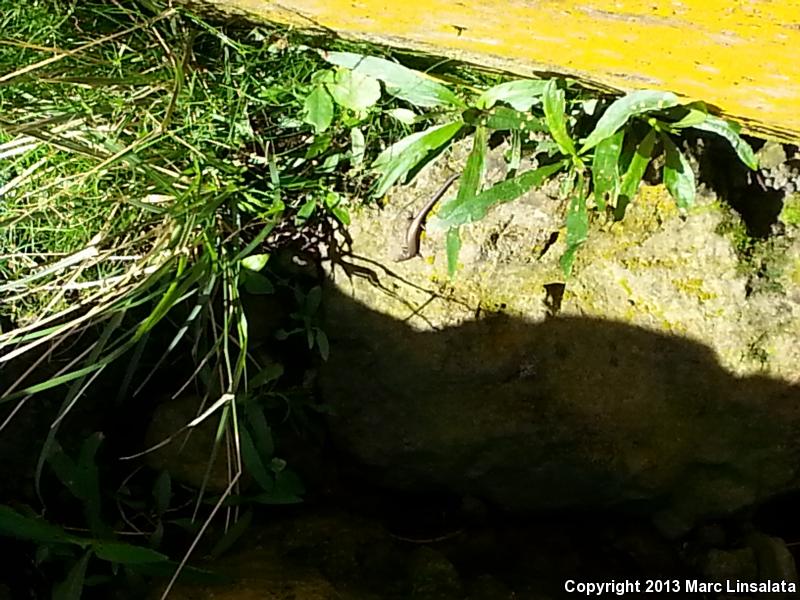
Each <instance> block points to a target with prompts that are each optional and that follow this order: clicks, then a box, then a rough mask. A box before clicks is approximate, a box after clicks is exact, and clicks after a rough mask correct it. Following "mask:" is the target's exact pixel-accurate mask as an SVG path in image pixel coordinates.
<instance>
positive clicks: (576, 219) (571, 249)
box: [560, 176, 589, 277]
mask: <svg viewBox="0 0 800 600" xmlns="http://www.w3.org/2000/svg"><path fill="white" fill-rule="evenodd" d="M588 234H589V213H588V211H587V210H586V194H585V190H584V181H583V177H582V176H580V177H579V178H578V185H577V186H576V189H575V191H574V193H573V195H572V198H570V202H569V208H568V209H567V249H566V251H565V252H564V254H563V255H562V256H561V260H560V262H561V269H562V270H563V272H564V275H565V276H566V277H569V275H570V273H571V272H572V265H573V263H574V262H575V254H576V252H577V251H578V248H580V247H581V245H583V243H584V242H585V241H586V238H587V237H588Z"/></svg>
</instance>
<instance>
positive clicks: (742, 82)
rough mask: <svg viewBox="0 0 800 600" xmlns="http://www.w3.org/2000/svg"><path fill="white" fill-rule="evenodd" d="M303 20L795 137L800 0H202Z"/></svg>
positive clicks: (313, 26)
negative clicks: (654, 97) (690, 106)
mask: <svg viewBox="0 0 800 600" xmlns="http://www.w3.org/2000/svg"><path fill="white" fill-rule="evenodd" d="M206 3H207V4H211V5H213V6H214V7H217V8H220V9H223V10H229V11H235V12H244V13H247V14H249V15H251V16H253V17H255V18H261V19H267V20H273V21H278V22H281V23H288V24H291V25H294V26H297V27H300V28H304V29H307V30H318V31H324V30H326V29H327V30H333V31H335V32H336V33H337V34H339V35H342V36H343V37H349V38H354V39H360V40H365V41H373V42H378V43H384V44H387V45H393V46H402V47H407V48H414V49H418V50H423V51H427V52H431V53H435V54H440V55H445V56H449V57H452V58H456V59H460V60H467V61H471V62H476V63H479V64H483V65H488V66H493V67H498V68H503V69H506V70H508V71H512V72H516V73H519V74H523V75H528V74H530V73H531V72H532V71H544V72H556V73H563V74H566V75H571V76H575V77H578V78H581V79H583V80H586V81H590V82H594V83H596V84H599V85H601V86H605V87H611V88H615V89H620V90H631V89H642V88H652V89H661V90H670V91H674V92H676V93H678V94H680V95H682V96H684V97H686V98H691V99H701V100H704V101H706V102H708V103H709V104H711V105H713V106H715V107H717V108H718V109H720V110H721V111H722V112H723V113H725V114H726V115H728V116H730V117H732V118H734V119H736V120H738V121H740V122H742V123H743V124H745V125H746V126H747V127H748V128H749V129H751V130H754V131H760V132H762V133H766V134H770V135H773V136H775V137H778V138H783V139H790V140H791V139H798V138H800V111H798V110H797V105H798V101H800V61H798V60H796V48H798V47H800V27H798V25H797V23H800V0H783V1H782V2H776V1H775V0H749V1H747V2H743V1H736V2H731V1H730V0H681V1H678V0H675V1H672V2H652V1H650V0H539V1H535V2H533V1H531V0H503V2H502V4H501V3H499V2H486V1H485V0H462V1H461V2H457V3H454V2H451V0H404V1H402V2H401V1H399V0H398V1H395V2H384V1H382V0H359V1H358V2H352V1H351V0H324V1H323V0H294V1H293V2H291V3H290V6H288V5H287V3H285V2H280V1H278V0H206Z"/></svg>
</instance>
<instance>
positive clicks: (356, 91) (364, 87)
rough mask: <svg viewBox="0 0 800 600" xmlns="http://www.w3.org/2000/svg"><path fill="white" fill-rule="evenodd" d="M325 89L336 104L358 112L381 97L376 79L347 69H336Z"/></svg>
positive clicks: (361, 111) (372, 104)
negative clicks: (332, 78)
mask: <svg viewBox="0 0 800 600" xmlns="http://www.w3.org/2000/svg"><path fill="white" fill-rule="evenodd" d="M327 89H328V92H329V93H330V95H331V96H332V97H333V99H334V101H335V102H336V104H338V105H339V106H343V107H344V108H347V109H350V110H352V111H353V112H355V113H358V114H360V113H363V112H364V111H365V110H366V109H368V108H370V107H371V106H374V105H375V103H377V102H378V100H380V98H381V86H380V84H379V83H378V80H377V79H375V78H373V77H370V76H369V75H365V74H364V73H360V72H358V71H351V70H349V69H341V70H339V71H337V72H336V75H335V77H334V81H333V83H332V84H328V85H327Z"/></svg>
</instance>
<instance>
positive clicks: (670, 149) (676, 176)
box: [661, 134, 696, 208]
mask: <svg viewBox="0 0 800 600" xmlns="http://www.w3.org/2000/svg"><path fill="white" fill-rule="evenodd" d="M661 142H662V143H663V144H664V151H665V152H666V161H665V163H664V185H665V186H666V187H667V189H668V190H669V193H670V194H672V197H673V198H675V201H676V202H677V203H678V206H680V207H681V208H689V207H690V206H692V204H694V198H695V193H696V184H695V179H694V172H693V171H692V166H691V165H690V164H689V161H688V160H686V157H685V156H684V155H683V153H682V152H681V151H680V150H679V149H678V147H677V146H676V145H675V144H674V143H673V141H672V140H671V139H670V137H669V136H668V135H666V134H661Z"/></svg>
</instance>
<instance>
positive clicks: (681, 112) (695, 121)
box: [666, 102, 708, 129]
mask: <svg viewBox="0 0 800 600" xmlns="http://www.w3.org/2000/svg"><path fill="white" fill-rule="evenodd" d="M666 116H667V117H668V118H671V119H672V120H671V122H669V123H667V124H668V125H669V127H671V128H672V129H683V128H684V127H695V126H697V125H699V124H700V123H702V122H704V121H705V120H706V118H707V117H708V107H707V106H706V105H705V103H703V102H692V103H691V104H686V105H684V106H677V107H675V108H673V109H671V110H668V111H667V113H666Z"/></svg>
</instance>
